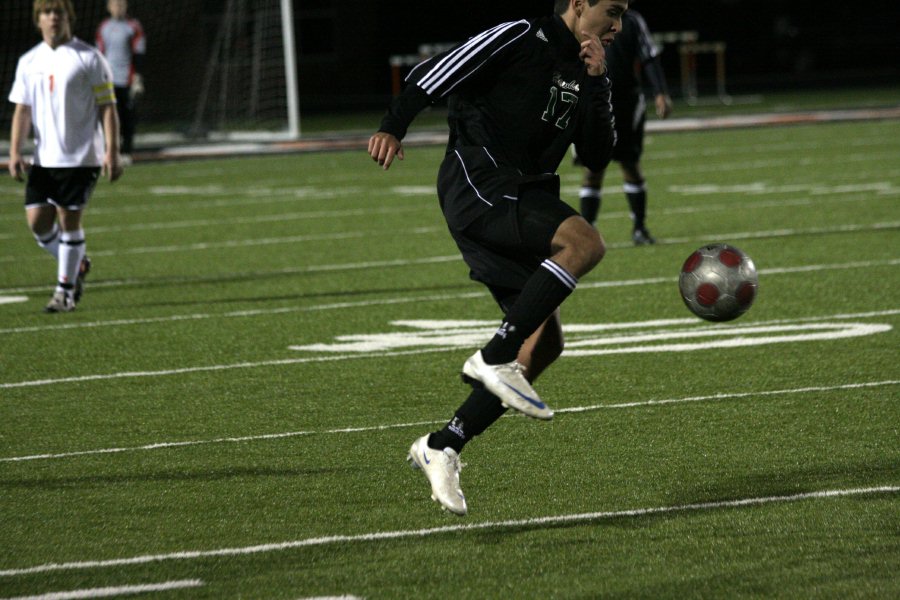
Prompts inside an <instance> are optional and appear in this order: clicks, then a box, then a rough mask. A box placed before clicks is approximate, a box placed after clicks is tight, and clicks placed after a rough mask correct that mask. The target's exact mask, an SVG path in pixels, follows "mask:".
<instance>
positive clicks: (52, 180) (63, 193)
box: [25, 165, 100, 210]
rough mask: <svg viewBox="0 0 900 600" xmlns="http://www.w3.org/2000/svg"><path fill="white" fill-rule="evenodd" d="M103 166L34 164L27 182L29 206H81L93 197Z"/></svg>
mask: <svg viewBox="0 0 900 600" xmlns="http://www.w3.org/2000/svg"><path fill="white" fill-rule="evenodd" d="M99 178H100V167H71V168H56V167H42V166H40V165H34V166H33V167H31V172H30V173H29V174H28V183H27V184H26V185H25V208H30V207H37V206H41V205H44V204H52V205H54V206H58V207H60V208H65V209H66V210H81V209H82V208H83V207H84V205H85V204H87V202H88V200H89V199H90V197H91V193H92V192H93V191H94V187H95V186H96V185H97V180H98V179H99Z"/></svg>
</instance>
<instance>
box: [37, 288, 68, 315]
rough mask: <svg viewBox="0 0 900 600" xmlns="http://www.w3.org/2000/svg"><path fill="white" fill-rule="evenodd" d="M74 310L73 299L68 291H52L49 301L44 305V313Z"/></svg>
mask: <svg viewBox="0 0 900 600" xmlns="http://www.w3.org/2000/svg"><path fill="white" fill-rule="evenodd" d="M73 310H75V300H74V299H73V298H72V294H71V293H70V292H63V291H57V292H54V293H53V296H52V297H51V298H50V302H48V303H47V306H45V307H44V312H46V313H61V312H72V311H73Z"/></svg>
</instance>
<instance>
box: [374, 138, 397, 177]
mask: <svg viewBox="0 0 900 600" xmlns="http://www.w3.org/2000/svg"><path fill="white" fill-rule="evenodd" d="M369 156H371V157H372V160H374V161H375V162H377V163H378V164H379V165H381V167H382V168H383V169H384V170H385V171H387V170H388V169H389V168H390V166H391V163H392V162H394V157H397V158H399V159H400V160H403V145H402V144H401V143H400V140H398V139H397V138H396V137H394V136H393V135H391V134H390V133H386V132H384V131H379V132H378V133H376V134H375V135H373V136H372V137H370V138H369Z"/></svg>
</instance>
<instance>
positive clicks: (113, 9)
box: [106, 0, 128, 19]
mask: <svg viewBox="0 0 900 600" xmlns="http://www.w3.org/2000/svg"><path fill="white" fill-rule="evenodd" d="M106 10H108V11H109V14H110V16H111V17H112V18H114V19H124V18H125V15H126V14H128V0H109V2H107V3H106Z"/></svg>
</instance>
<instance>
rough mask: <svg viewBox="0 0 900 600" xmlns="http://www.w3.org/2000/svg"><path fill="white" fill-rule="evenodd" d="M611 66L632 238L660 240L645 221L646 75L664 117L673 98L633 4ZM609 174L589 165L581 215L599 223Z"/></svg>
mask: <svg viewBox="0 0 900 600" xmlns="http://www.w3.org/2000/svg"><path fill="white" fill-rule="evenodd" d="M606 64H607V66H608V68H609V72H608V74H609V79H610V81H612V105H613V116H614V117H615V123H616V134H617V142H616V147H615V149H614V150H613V160H615V161H617V162H618V163H619V165H620V166H621V167H622V179H623V180H624V181H623V188H624V191H625V197H626V198H627V199H628V205H629V207H630V208H631V218H632V232H631V239H632V240H633V241H634V243H635V244H636V245H639V246H640V245H642V244H653V243H654V242H655V240H654V239H653V237H652V236H651V235H650V232H649V231H648V230H647V226H646V224H645V223H644V219H645V218H646V215H647V184H646V181H645V180H644V174H643V172H642V171H641V162H640V160H641V154H642V153H643V151H644V124H645V121H646V116H647V114H646V109H647V102H646V99H645V98H644V90H643V86H644V81H643V78H644V77H646V80H647V83H648V84H649V86H650V89H651V91H652V92H653V101H654V104H655V107H656V115H657V116H658V117H659V118H660V119H665V118H667V117H668V116H669V115H670V114H671V112H672V98H671V97H669V92H668V89H667V86H666V78H665V74H664V73H663V69H662V65H661V64H660V60H659V49H658V48H657V47H656V45H655V44H654V43H653V38H652V37H650V30H649V29H648V28H647V23H646V22H645V21H644V18H643V17H642V16H641V15H640V14H639V13H637V12H636V11H635V10H634V9H633V8H631V9H629V11H628V12H627V13H626V14H625V16H624V17H623V18H622V31H621V32H620V33H619V34H618V35H616V41H615V43H613V44H612V45H611V46H610V47H609V49H608V50H607V53H606ZM642 75H643V77H642ZM576 162H577V161H576ZM603 175H604V171H603V170H600V171H596V170H594V169H592V168H591V167H588V168H587V169H585V174H584V182H583V184H582V187H581V192H580V196H581V215H582V216H583V217H584V218H585V219H586V220H587V221H588V222H590V223H593V222H594V221H596V219H597V213H598V212H599V211H600V204H601V200H602V193H601V189H602V187H603Z"/></svg>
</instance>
